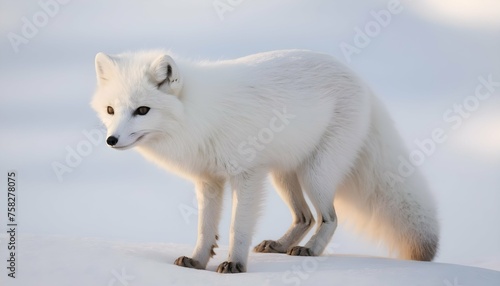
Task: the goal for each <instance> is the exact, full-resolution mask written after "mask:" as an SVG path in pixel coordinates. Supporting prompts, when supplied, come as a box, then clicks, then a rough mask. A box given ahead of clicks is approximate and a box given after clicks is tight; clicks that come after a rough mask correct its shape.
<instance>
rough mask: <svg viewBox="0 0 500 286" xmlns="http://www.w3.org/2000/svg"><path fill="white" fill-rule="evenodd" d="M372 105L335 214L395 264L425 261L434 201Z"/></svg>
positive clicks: (380, 110)
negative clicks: (380, 245) (379, 245)
mask: <svg viewBox="0 0 500 286" xmlns="http://www.w3.org/2000/svg"><path fill="white" fill-rule="evenodd" d="M373 100H374V101H375V102H374V105H373V106H374V107H373V110H372V116H371V119H372V123H371V129H370V134H369V137H368V138H367V140H366V143H365V146H364V147H363V149H362V151H361V153H360V155H359V157H358V161H357V163H356V165H355V167H354V168H353V170H352V172H351V174H350V176H349V177H348V178H346V180H345V181H344V183H343V185H342V186H341V188H340V189H339V190H338V192H337V194H336V197H335V207H336V209H337V213H338V214H339V218H340V219H342V218H344V219H347V220H349V221H353V222H354V224H355V225H356V226H357V228H358V229H359V230H360V231H361V232H363V233H364V234H367V235H368V236H371V237H372V238H374V239H376V240H382V241H383V242H385V244H386V245H387V246H388V247H389V249H390V250H391V251H393V252H396V253H398V254H399V257H400V258H402V259H412V260H423V261H430V260H432V259H433V258H434V256H435V255H436V252H437V249H438V245H439V224H438V221H437V218H436V208H435V203H434V200H433V198H432V196H431V195H430V193H429V191H428V186H427V184H426V182H425V180H424V178H422V175H421V174H420V172H419V170H417V169H416V168H415V167H414V166H412V165H411V163H408V161H409V160H408V152H407V150H406V148H404V145H403V144H402V142H401V139H400V137H399V135H398V134H397V132H396V129H395V127H394V126H393V123H392V121H391V120H390V119H389V118H388V115H387V113H386V111H385V110H384V107H383V106H382V105H381V104H380V103H379V102H377V101H376V99H375V98H374V99H373Z"/></svg>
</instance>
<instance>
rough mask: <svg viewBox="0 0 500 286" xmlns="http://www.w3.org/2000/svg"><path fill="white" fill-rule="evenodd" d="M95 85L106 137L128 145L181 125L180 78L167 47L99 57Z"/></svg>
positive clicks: (118, 144) (110, 142) (123, 146)
mask: <svg viewBox="0 0 500 286" xmlns="http://www.w3.org/2000/svg"><path fill="white" fill-rule="evenodd" d="M95 69H96V74H97V90H96V92H95V95H94V97H93V99H92V102H91V105H92V107H93V108H94V110H95V111H96V112H97V114H98V115H99V117H100V119H101V120H102V122H103V123H104V125H105V126H106V128H107V137H106V143H107V144H108V145H109V146H110V147H112V148H114V149H121V150H124V149H129V148H131V147H134V146H137V145H140V144H142V143H145V142H148V141H152V140H155V138H159V137H160V136H165V135H166V136H168V135H172V134H173V133H175V132H176V129H178V128H180V126H179V119H180V118H179V117H181V116H182V110H183V109H182V103H181V101H180V100H179V97H180V94H181V90H182V78H181V76H180V74H179V70H178V67H177V65H176V64H175V62H174V60H173V59H172V58H171V57H170V56H168V55H166V54H164V53H163V52H143V53H134V54H131V53H129V54H121V55H117V56H108V55H106V54H103V53H98V54H97V55H96V57H95Z"/></svg>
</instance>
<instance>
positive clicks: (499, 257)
mask: <svg viewBox="0 0 500 286" xmlns="http://www.w3.org/2000/svg"><path fill="white" fill-rule="evenodd" d="M54 1H56V0H41V1H8V3H7V1H6V0H0V6H1V7H3V8H2V9H0V19H2V25H0V86H1V87H2V92H1V93H0V134H1V135H0V136H1V137H0V138H1V140H0V261H5V260H6V259H7V253H6V252H7V247H6V245H5V239H6V236H5V234H6V231H7V225H6V213H7V208H6V207H7V202H6V195H5V188H4V186H5V184H6V175H5V174H6V173H7V171H9V170H16V171H17V172H18V175H19V180H18V187H19V188H18V192H17V199H18V208H17V213H16V218H17V222H18V229H17V231H18V232H17V235H18V236H17V239H18V240H17V242H18V252H17V255H18V257H17V258H18V261H19V264H18V269H17V270H18V272H17V274H18V275H17V278H16V279H9V278H8V277H7V269H6V268H5V263H6V262H0V266H1V265H3V266H1V267H0V285H1V286H4V285H6V286H10V285H26V286H31V285H51V286H59V285H131V286H133V285H169V284H178V285H184V284H193V285H196V284H203V285H206V284H217V285H219V284H223V285H224V284H241V285H245V284H252V285H254V284H257V285H259V284H262V285H266V283H267V284H268V285H279V284H286V283H287V282H290V283H288V284H289V285H299V284H300V285H325V284H326V285H444V286H449V285H463V286H467V285H474V286H475V285H500V281H499V280H500V279H499V277H498V273H499V272H498V271H500V227H499V225H500V208H499V202H500V176H499V174H500V144H499V142H500V141H499V140H500V139H499V138H500V137H499V136H498V134H499V132H498V126H499V123H500V116H499V114H500V113H499V112H498V111H499V110H500V89H499V88H496V89H495V90H493V92H492V94H491V96H490V97H489V98H488V99H487V100H482V101H480V102H479V105H478V106H477V108H475V109H474V110H472V111H471V112H467V113H466V114H464V115H461V117H460V118H461V119H462V124H461V125H460V126H458V127H456V126H453V125H452V124H450V123H449V122H446V121H445V120H444V119H443V115H444V114H445V113H446V112H449V111H450V110H451V111H452V112H455V111H454V110H455V109H456V106H457V105H460V104H462V105H463V104H464V103H466V102H468V101H467V100H470V98H471V97H472V96H474V94H475V91H476V88H477V85H478V84H479V82H480V81H479V80H478V78H479V77H483V78H485V77H488V76H489V75H491V76H492V77H493V79H494V80H496V81H500V65H499V64H498V63H500V53H499V52H498V51H500V37H498V35H499V34H500V25H499V24H498V23H499V21H498V19H500V14H499V13H500V10H498V9H497V8H498V3H497V4H492V6H487V5H485V4H484V3H490V2H491V3H493V2H494V1H493V0H481V1H476V2H477V3H476V2H474V1H472V2H471V1H465V0H463V1H454V2H453V3H454V6H453V9H447V4H446V3H447V2H450V1H451V0H449V1H442V2H446V3H445V4H443V3H441V4H440V3H438V2H439V1H434V0H426V1H409V0H402V1H401V4H402V7H403V10H402V11H401V12H400V13H398V14H393V15H392V16H391V23H389V24H388V25H387V26H385V27H383V28H381V30H380V32H379V33H378V34H377V35H375V36H374V37H371V38H370V41H369V43H368V44H367V45H366V46H365V47H363V48H361V49H360V52H359V53H357V54H353V55H352V57H351V58H349V59H348V58H347V57H345V56H344V54H343V53H342V50H341V49H340V45H341V43H343V42H345V43H348V44H351V45H352V44H353V41H354V37H355V34H356V32H355V28H360V29H364V28H365V27H366V25H367V23H370V21H372V20H373V19H374V18H373V13H372V12H374V13H377V12H379V11H382V10H383V9H387V7H388V3H389V2H390V1H389V0H370V1H368V0H366V1H362V0H353V1H330V0H311V1H300V0H288V1H281V0H274V1H263V0H261V1H258V0H255V1H241V2H239V1H231V2H232V3H237V2H238V3H240V4H239V5H237V6H235V7H234V9H232V10H230V11H228V12H227V13H225V14H224V19H223V20H220V18H219V16H218V15H217V13H216V11H215V10H214V7H213V1H197V0H185V1H173V0H169V1H165V0H151V1H148V4H147V5H146V4H145V3H144V2H140V1H119V0H109V1H83V0H72V1H62V0H61V1H59V0H58V3H59V2H60V3H63V2H65V3H67V4H61V5H60V6H59V10H58V11H57V12H56V13H55V14H54V15H53V16H50V17H49V18H48V23H46V25H44V26H43V27H38V28H37V32H36V33H35V34H34V35H32V36H30V37H29V39H27V42H26V43H23V44H21V45H20V46H19V47H18V48H19V49H18V51H17V52H16V51H15V48H14V47H13V45H12V44H11V43H10V42H9V38H8V35H9V33H16V34H22V29H23V28H22V27H23V23H24V22H23V21H24V20H23V19H24V18H26V19H28V20H31V21H32V20H33V17H34V16H35V15H40V11H43V8H42V7H41V6H40V5H41V4H40V3H48V2H52V3H54ZM220 1H223V2H228V1H226V0H220ZM464 11H467V13H465V12H464ZM40 19H42V18H40ZM40 19H39V20H40ZM42 20H43V19H42ZM152 48H166V49H172V51H174V52H175V53H176V54H180V55H182V56H186V57H190V58H194V59H205V58H208V59H224V58H234V57H238V56H244V55H248V54H251V53H256V52H261V51H269V50H275V49H288V48H299V49H310V50H315V51H320V52H324V53H328V54H331V55H333V56H335V57H337V58H338V59H339V60H340V61H342V62H343V63H345V64H346V65H348V66H349V67H350V68H352V69H353V70H354V71H355V72H357V73H358V74H360V75H361V77H362V78H363V79H364V80H365V81H366V82H367V83H368V84H369V85H370V86H371V87H372V88H373V90H374V91H375V92H376V94H377V95H378V96H379V97H380V98H381V100H382V101H383V102H385V103H386V105H387V108H388V110H389V112H390V114H391V115H392V118H393V119H394V121H395V122H396V124H397V127H398V129H399V130H400V132H401V135H402V137H403V139H404V140H405V141H406V142H407V145H408V147H409V148H410V150H415V149H418V146H417V144H416V143H415V141H421V140H424V139H425V138H430V136H431V134H432V131H433V130H435V129H436V128H441V129H442V130H444V132H445V135H446V137H447V140H446V141H445V142H443V143H441V144H438V145H437V146H436V149H435V151H434V152H433V153H432V154H431V155H429V156H427V157H426V158H425V162H423V163H422V164H421V165H420V166H418V168H420V169H421V170H422V172H423V173H424V174H425V176H426V177H427V179H428V181H429V184H430V186H431V189H432V191H433V194H434V195H435V197H436V201H437V203H438V206H439V210H438V212H439V218H440V221H441V245H440V250H439V253H438V256H437V257H436V259H435V262H432V263H421V262H411V261H397V260H391V259H386V258H377V257H388V256H390V255H389V253H388V252H387V250H386V249H385V248H384V246H383V245H381V244H378V243H376V242H371V241H368V240H367V239H366V238H365V237H363V236H362V235H359V234H357V233H355V232H353V231H351V227H350V225H349V220H348V218H342V217H341V218H340V219H341V220H344V221H345V222H343V223H341V224H340V225H339V227H338V229H337V231H336V233H335V235H334V238H333V240H332V242H331V243H330V245H329V251H328V253H330V254H328V255H327V256H325V257H321V258H316V259H314V258H313V259H312V260H311V259H310V258H301V257H289V256H286V255H269V254H254V253H252V254H251V256H250V261H249V265H248V269H249V272H248V273H246V274H242V275H218V274H217V273H213V271H214V269H215V267H216V266H217V264H218V263H220V262H222V261H223V260H224V259H225V258H226V255H227V249H226V247H227V245H228V237H229V233H228V230H229V222H230V207H229V206H230V194H229V192H227V194H226V197H225V210H224V213H223V217H222V222H221V225H220V241H219V245H220V246H221V248H220V249H219V250H218V251H217V256H216V257H215V259H214V260H212V261H211V262H210V264H209V271H197V270H191V269H183V268H180V267H175V266H174V265H172V262H173V260H174V259H175V258H177V257H178V256H180V255H190V253H191V251H192V248H193V247H194V244H195V242H196V231H197V209H196V203H195V195H194V192H193V185H192V183H190V182H186V181H184V180H182V179H180V178H178V177H176V176H175V175H173V174H169V173H166V172H165V171H164V170H161V169H159V168H158V167H156V166H154V165H152V164H150V163H149V162H147V161H146V160H144V159H143V158H142V157H141V156H139V154H137V153H136V152H134V151H124V152H118V151H114V150H111V149H109V148H107V147H106V146H105V144H104V140H103V136H104V135H103V133H102V127H101V126H100V123H99V121H98V120H97V117H96V115H95V114H94V112H93V111H92V110H91V108H90V106H89V101H90V98H91V95H92V92H93V90H94V88H95V73H94V66H93V60H94V56H95V54H96V53H97V52H100V51H103V52H107V53H118V52H122V51H124V50H138V49H152ZM469 103H470V102H469ZM89 132H90V134H91V136H90V137H89V135H88V133H89ZM84 145H86V146H87V147H88V146H90V150H88V153H86V154H85V155H82V156H80V159H79V160H77V161H73V163H74V164H73V166H71V168H70V169H71V172H67V173H64V174H62V175H61V176H59V177H58V176H57V173H56V172H55V171H54V169H53V164H54V163H55V162H57V163H62V164H67V159H68V157H72V155H71V154H72V152H76V151H77V150H79V148H80V149H81V148H82V146H84ZM74 159H75V158H74V157H73V160H74ZM266 188H267V190H266V194H267V195H266V196H267V199H266V200H265V204H264V206H263V210H262V215H261V218H260V223H259V225H258V228H257V231H256V234H255V237H254V239H253V245H255V244H257V243H259V242H260V241H262V240H264V239H277V238H279V237H280V236H281V235H282V234H283V233H284V232H285V231H286V229H287V227H288V226H289V224H290V223H291V217H290V214H289V211H288V209H287V207H286V206H285V205H284V203H283V202H282V201H281V199H280V198H279V196H278V195H277V194H276V193H275V192H274V190H273V189H272V187H271V186H269V185H267V186H266ZM309 235H310V234H309ZM305 239H307V237H306V238H305ZM471 266H472V267H471ZM476 267H479V268H476ZM481 268H482V269H481ZM122 269H123V270H124V271H125V273H126V274H127V275H131V276H133V277H134V280H132V281H128V282H127V281H125V282H127V283H122V282H121V281H118V280H117V277H116V276H120V275H121V272H122ZM296 269H299V270H300V271H302V272H297V271H299V270H296ZM307 269H312V271H310V273H309V272H308V271H307ZM488 269H489V270H488ZM294 271H295V272H294ZM117 273H118V274H117ZM302 273H303V274H302ZM287 275H288V276H287ZM113 279H115V280H113ZM297 279H298V280H297ZM113 281H114V282H113Z"/></svg>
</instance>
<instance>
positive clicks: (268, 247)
mask: <svg viewBox="0 0 500 286" xmlns="http://www.w3.org/2000/svg"><path fill="white" fill-rule="evenodd" d="M253 251H255V252H262V253H285V252H286V249H285V248H284V247H283V245H281V244H280V243H278V242H277V241H274V240H264V241H263V242H261V243H259V245H257V246H256V247H255V248H254V249H253Z"/></svg>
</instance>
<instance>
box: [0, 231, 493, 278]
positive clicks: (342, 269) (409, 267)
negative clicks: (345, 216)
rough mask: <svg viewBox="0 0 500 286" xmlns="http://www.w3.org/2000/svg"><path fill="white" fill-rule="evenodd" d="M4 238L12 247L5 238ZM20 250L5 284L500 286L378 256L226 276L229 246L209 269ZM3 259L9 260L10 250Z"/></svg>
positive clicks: (136, 255) (49, 248)
mask: <svg viewBox="0 0 500 286" xmlns="http://www.w3.org/2000/svg"><path fill="white" fill-rule="evenodd" d="M0 240H1V245H4V246H5V241H6V236H1V237H0ZM17 246H18V248H17V249H18V252H17V254H16V255H17V265H16V266H17V267H16V278H14V279H13V278H10V277H8V276H7V273H5V271H6V270H5V268H4V267H2V268H3V269H4V270H3V271H2V272H3V273H2V274H1V276H0V285H7V286H10V285H23V286H28V285H37V286H42V285H50V286H58V285H72V286H78V285H84V286H89V285H103V286H105V285H108V286H113V285H114V286H134V285H141V286H149V285H238V286H242V285H384V286H391V285H405V286H411V285H427V286H430V285H441V286H459V285H461V286H466V285H473V286H482V285H484V286H486V285H492V286H498V285H500V272H498V271H493V270H487V269H482V268H476V267H469V266H460V265H453V264H443V263H434V262H417V261H401V260H394V259H386V258H376V257H360V256H346V255H330V256H321V257H291V256H288V255H282V254H257V253H251V254H250V259H249V265H248V271H249V272H248V273H244V274H226V275H223V274H218V273H215V272H214V271H215V269H216V267H217V265H218V263H220V262H222V261H223V260H224V259H225V258H226V255H227V248H224V247H222V248H221V249H218V250H217V251H216V252H217V255H216V256H215V257H214V259H212V261H211V262H210V263H209V265H208V267H207V270H206V271H205V270H194V269H188V268H182V267H178V266H175V265H173V261H174V260H175V259H176V258H177V257H179V256H181V255H189V254H190V253H191V251H192V246H186V245H177V244H168V243H125V242H114V241H104V240H99V239H94V238H68V237H54V236H23V235H21V236H20V237H19V238H18V241H17ZM0 257H1V259H2V260H3V261H5V260H4V258H5V257H7V249H6V247H2V249H1V250H0Z"/></svg>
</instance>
